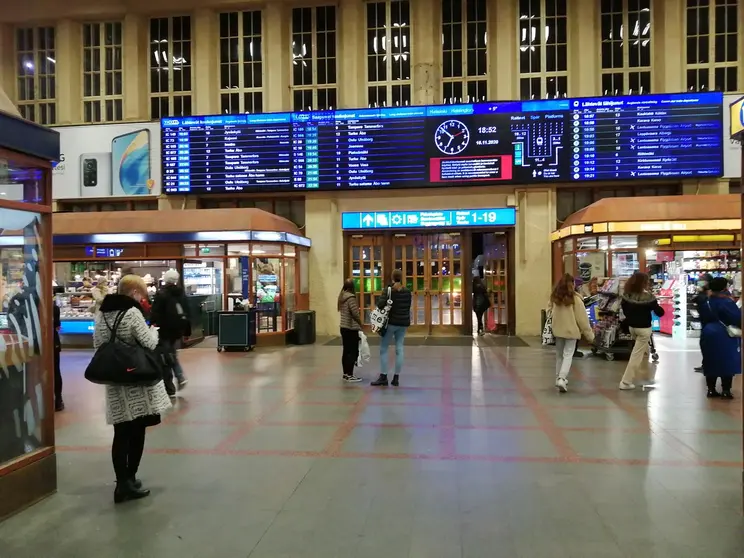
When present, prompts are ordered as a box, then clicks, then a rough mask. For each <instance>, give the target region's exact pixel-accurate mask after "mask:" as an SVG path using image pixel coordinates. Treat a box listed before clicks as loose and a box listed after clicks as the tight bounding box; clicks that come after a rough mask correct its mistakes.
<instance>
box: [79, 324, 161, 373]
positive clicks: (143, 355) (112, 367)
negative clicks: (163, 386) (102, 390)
mask: <svg viewBox="0 0 744 558" xmlns="http://www.w3.org/2000/svg"><path fill="white" fill-rule="evenodd" d="M125 313H126V312H120V313H119V315H118V316H117V317H116V320H114V325H113V327H112V326H110V325H109V324H108V322H106V318H103V320H104V322H106V326H107V327H108V328H109V330H110V331H111V337H110V338H109V340H108V341H106V342H105V343H104V344H103V345H101V346H100V347H98V349H97V350H96V352H95V354H94V355H93V358H92V359H91V361H90V364H88V367H87V368H86V369H85V379H86V380H88V381H89V382H92V383H94V384H101V385H106V386H154V385H155V384H157V383H158V382H160V381H161V380H162V379H163V366H164V362H163V356H162V353H161V352H160V351H159V350H152V349H148V348H146V347H143V346H142V345H140V344H139V343H136V344H134V345H130V344H129V343H125V342H123V341H122V340H121V339H118V337H117V335H116V332H117V330H118V329H119V325H120V324H121V321H122V319H123V318H124V314H125ZM117 339H118V342H117Z"/></svg>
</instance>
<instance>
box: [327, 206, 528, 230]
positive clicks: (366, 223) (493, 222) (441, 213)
mask: <svg viewBox="0 0 744 558" xmlns="http://www.w3.org/2000/svg"><path fill="white" fill-rule="evenodd" d="M516 222H517V214H516V210H515V209H514V208H513V207H497V208H488V209H431V210H429V209H427V210H424V211H363V212H353V213H342V214H341V228H342V229H344V230H358V229H377V230H379V229H424V228H435V229H436V228H458V227H510V226H513V225H515V224H516Z"/></svg>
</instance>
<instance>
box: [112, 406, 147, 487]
mask: <svg viewBox="0 0 744 558" xmlns="http://www.w3.org/2000/svg"><path fill="white" fill-rule="evenodd" d="M145 429H146V426H145V424H144V422H142V421H141V420H134V421H127V422H120V423H119V424H115V425H114V443H113V444H111V461H112V462H113V463H114V472H115V473H116V482H124V481H126V480H129V479H132V478H134V477H135V475H136V474H137V470H138V469H139V465H140V461H142V453H143V452H144V451H145Z"/></svg>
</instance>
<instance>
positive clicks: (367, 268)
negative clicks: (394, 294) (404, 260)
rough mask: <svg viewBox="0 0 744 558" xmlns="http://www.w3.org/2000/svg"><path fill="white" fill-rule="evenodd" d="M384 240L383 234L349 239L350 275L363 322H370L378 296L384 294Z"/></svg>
mask: <svg viewBox="0 0 744 558" xmlns="http://www.w3.org/2000/svg"><path fill="white" fill-rule="evenodd" d="M383 241H384V237H382V236H362V237H352V238H351V239H350V240H349V250H350V252H351V254H350V256H351V257H350V258H349V265H350V266H351V273H349V276H350V277H351V278H352V279H353V280H354V290H355V291H356V293H357V297H358V299H359V308H360V310H361V312H362V322H363V323H365V324H369V319H370V313H371V312H372V309H373V308H374V305H375V303H376V302H377V298H378V297H379V296H380V295H382V289H383V285H384V284H385V278H384V276H383V272H382V262H383V255H384V254H383V252H384V251H383Z"/></svg>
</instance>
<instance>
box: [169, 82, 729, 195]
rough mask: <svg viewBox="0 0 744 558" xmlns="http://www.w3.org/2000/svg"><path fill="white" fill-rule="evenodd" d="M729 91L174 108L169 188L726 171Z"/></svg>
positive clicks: (378, 185) (258, 188)
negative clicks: (201, 111)
mask: <svg viewBox="0 0 744 558" xmlns="http://www.w3.org/2000/svg"><path fill="white" fill-rule="evenodd" d="M722 121H723V95H722V94H721V93H681V94H669V95H647V96H627V97H600V98H581V99H559V100H545V101H509V102H503V103H500V102H492V103H478V104H467V105H439V106H415V107H400V108H381V109H358V110H335V111H318V112H300V113H273V114H255V115H254V114H234V115H233V114H231V115H219V116H194V117H182V118H165V119H163V120H162V121H161V126H162V134H161V137H162V142H163V153H162V158H163V187H164V189H165V192H166V193H184V194H188V193H210V192H213V193H224V192H279V191H291V190H295V191H298V190H300V191H302V190H360V189H393V188H412V187H413V188H422V187H430V186H457V185H497V184H528V185H529V184H538V183H550V182H560V183H570V182H582V181H592V180H634V179H646V180H648V179H675V178H677V179H679V178H704V177H716V176H721V175H722V172H723V122H722Z"/></svg>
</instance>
